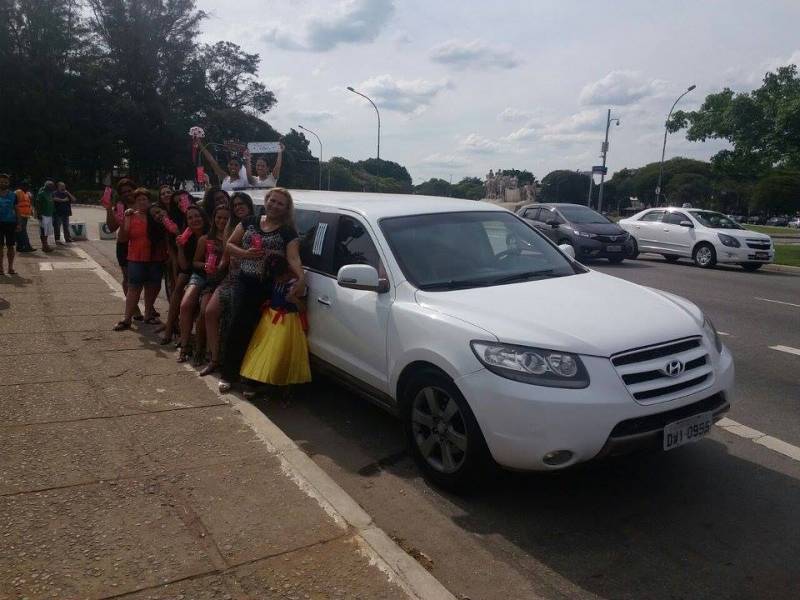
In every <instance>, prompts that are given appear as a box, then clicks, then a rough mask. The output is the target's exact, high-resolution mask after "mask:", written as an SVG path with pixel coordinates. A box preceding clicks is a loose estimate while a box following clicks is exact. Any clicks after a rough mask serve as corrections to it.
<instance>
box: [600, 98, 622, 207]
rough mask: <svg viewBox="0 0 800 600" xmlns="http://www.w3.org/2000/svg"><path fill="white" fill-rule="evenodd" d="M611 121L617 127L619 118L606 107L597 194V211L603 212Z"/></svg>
mask: <svg viewBox="0 0 800 600" xmlns="http://www.w3.org/2000/svg"><path fill="white" fill-rule="evenodd" d="M611 121H616V122H617V127H619V118H618V117H613V118H612V117H611V109H610V108H609V109H608V116H607V117H606V140H605V141H604V142H603V147H602V148H601V149H600V151H601V152H602V153H603V170H602V171H600V191H599V192H598V194H597V212H599V213H600V214H603V185H604V184H605V181H606V156H607V155H608V129H609V127H611Z"/></svg>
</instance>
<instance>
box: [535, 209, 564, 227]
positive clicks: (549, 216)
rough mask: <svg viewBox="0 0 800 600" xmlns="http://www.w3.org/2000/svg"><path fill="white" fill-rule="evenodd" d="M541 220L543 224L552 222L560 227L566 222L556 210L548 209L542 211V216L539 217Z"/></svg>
mask: <svg viewBox="0 0 800 600" xmlns="http://www.w3.org/2000/svg"><path fill="white" fill-rule="evenodd" d="M539 220H540V221H541V222H542V223H549V222H550V221H556V222H557V223H558V224H559V225H560V224H562V223H563V222H564V219H562V218H561V216H560V215H559V214H558V213H557V212H556V211H554V210H550V209H547V208H543V209H542V215H541V216H540V217H539Z"/></svg>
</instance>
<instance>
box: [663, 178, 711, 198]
mask: <svg viewBox="0 0 800 600" xmlns="http://www.w3.org/2000/svg"><path fill="white" fill-rule="evenodd" d="M712 190H713V182H712V181H711V180H710V179H709V178H708V177H706V176H704V175H699V174H697V173H678V174H677V175H674V176H673V177H671V178H670V180H669V183H668V184H667V185H666V186H665V188H664V192H665V194H666V196H667V199H668V200H669V203H670V204H672V205H675V206H679V205H682V204H684V203H687V202H688V203H689V204H691V205H692V206H708V203H709V201H710V200H711V193H712Z"/></svg>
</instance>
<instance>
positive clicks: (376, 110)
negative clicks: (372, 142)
mask: <svg viewBox="0 0 800 600" xmlns="http://www.w3.org/2000/svg"><path fill="white" fill-rule="evenodd" d="M347 89H348V91H351V92H353V93H354V94H358V95H359V96H361V97H362V98H366V99H367V101H368V102H369V103H370V104H372V108H374V109H375V114H376V115H378V168H377V172H378V174H377V176H378V177H380V174H381V113H380V111H379V110H378V107H377V106H375V103H374V102H373V101H372V99H371V98H370V97H369V96H366V95H365V94H362V93H361V92H358V91H356V90H354V89H353V88H352V87H350V86H349V85H348V86H347Z"/></svg>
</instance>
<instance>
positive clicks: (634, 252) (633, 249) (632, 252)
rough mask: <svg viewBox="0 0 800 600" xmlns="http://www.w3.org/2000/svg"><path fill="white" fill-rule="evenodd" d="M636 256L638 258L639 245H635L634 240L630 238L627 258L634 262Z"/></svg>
mask: <svg viewBox="0 0 800 600" xmlns="http://www.w3.org/2000/svg"><path fill="white" fill-rule="evenodd" d="M637 256H639V244H638V243H636V239H635V238H631V245H630V246H629V247H628V256H627V258H629V259H630V260H634V259H635V258H636V257H637Z"/></svg>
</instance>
